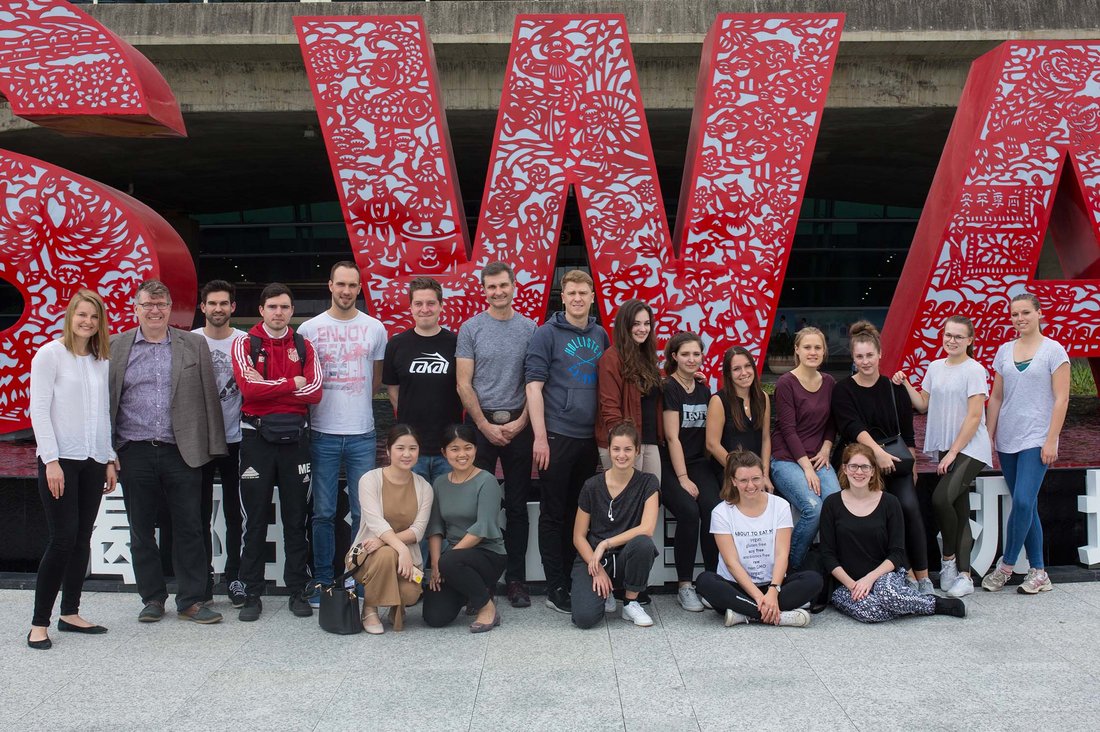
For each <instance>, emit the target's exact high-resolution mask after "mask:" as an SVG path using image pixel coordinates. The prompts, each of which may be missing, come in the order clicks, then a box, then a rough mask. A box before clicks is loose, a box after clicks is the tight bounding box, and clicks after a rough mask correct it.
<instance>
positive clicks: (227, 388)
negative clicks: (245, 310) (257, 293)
mask: <svg viewBox="0 0 1100 732" xmlns="http://www.w3.org/2000/svg"><path fill="white" fill-rule="evenodd" d="M191 332H192V333H198V334H199V335H201V336H202V337H203V338H205V339H206V345H208V346H210V358H211V359H213V362H214V382H215V386H217V387H218V399H219V400H221V405H222V420H223V421H224V422H225V441H226V442H228V443H229V444H231V445H232V444H233V443H234V442H240V441H241V390H240V389H239V388H237V381H236V379H234V378H233V357H232V356H231V355H230V354H231V351H232V350H233V343H234V341H236V340H237V339H238V338H244V337H245V336H247V335H248V334H247V333H245V332H244V331H243V330H237V329H236V328H234V329H233V332H232V333H231V334H230V336H229V337H228V338H223V339H222V340H220V341H219V340H215V339H213V338H211V337H210V336H208V335H206V333H205V332H204V331H203V329H202V328H195V329H194V330H193V331H191Z"/></svg>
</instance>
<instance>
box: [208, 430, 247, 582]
mask: <svg viewBox="0 0 1100 732" xmlns="http://www.w3.org/2000/svg"><path fill="white" fill-rule="evenodd" d="M227 447H228V448H229V455H228V456H227V457H220V458H214V459H213V460H211V461H210V462H208V463H207V464H206V465H203V466H202V517H203V521H205V522H206V523H205V525H204V526H203V534H202V540H203V543H204V544H205V546H206V565H207V567H206V569H207V580H206V589H207V590H208V591H213V589H214V564H213V562H214V546H213V540H212V536H211V533H212V532H211V529H210V527H211V525H212V524H213V521H214V473H217V474H218V475H219V477H220V478H221V481H222V516H224V517H225V541H224V542H223V544H224V545H223V546H222V550H223V551H224V552H225V572H224V575H225V583H226V585H228V584H229V583H230V582H232V581H233V580H235V579H237V577H238V575H239V574H240V572H241V533H242V531H243V529H242V525H243V524H242V521H241V491H240V485H241V466H240V458H241V443H239V442H230V443H229V444H228V445H227ZM207 599H210V598H209V597H208V598H207Z"/></svg>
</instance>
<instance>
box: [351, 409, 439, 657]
mask: <svg viewBox="0 0 1100 732" xmlns="http://www.w3.org/2000/svg"><path fill="white" fill-rule="evenodd" d="M386 446H387V447H386V451H387V453H388V454H389V458H390V464H389V465H387V466H386V467H384V468H377V469H375V470H372V471H370V472H369V473H366V474H364V475H363V477H362V478H360V479H359V506H360V507H361V510H362V515H361V517H360V519H359V533H358V534H356V536H355V545H356V546H358V547H361V548H362V551H364V552H365V553H366V555H367V558H366V560H365V561H364V562H363V565H362V568H361V569H360V570H359V571H358V572H356V574H355V579H356V580H358V581H359V582H360V583H361V584H362V585H363V629H364V630H366V631H367V632H368V633H370V634H372V635H381V633H382V632H383V628H382V621H381V619H380V618H379V616H378V608H379V607H391V608H393V610H392V611H391V612H390V620H391V621H392V623H393V629H394V630H402V629H403V628H404V627H405V608H406V607H408V606H410V605H412V604H414V603H415V602H416V601H417V600H418V599H420V592H421V587H420V580H422V579H423V578H424V560H423V558H422V557H421V554H420V540H421V539H423V538H424V534H425V533H426V530H427V528H428V518H429V516H430V515H431V512H432V499H433V497H434V496H435V494H434V493H433V492H432V486H431V485H430V484H429V483H428V481H426V480H424V479H423V478H421V477H420V476H419V475H417V474H416V473H414V472H413V471H412V469H413V466H414V465H416V461H417V459H419V457H420V441H419V440H418V439H417V436H416V432H415V431H414V430H413V428H412V427H409V426H408V425H407V424H396V425H394V426H393V427H392V428H390V431H389V434H388V435H387V436H386ZM352 561H355V560H354V559H353V558H352V556H351V555H350V554H349V556H348V559H347V563H348V564H350V563H351V562H352ZM349 568H350V567H349Z"/></svg>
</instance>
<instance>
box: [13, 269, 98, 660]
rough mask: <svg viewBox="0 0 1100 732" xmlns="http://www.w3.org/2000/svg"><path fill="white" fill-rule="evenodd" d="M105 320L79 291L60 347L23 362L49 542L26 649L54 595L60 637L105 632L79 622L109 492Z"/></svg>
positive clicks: (44, 644)
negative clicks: (26, 363)
mask: <svg viewBox="0 0 1100 732" xmlns="http://www.w3.org/2000/svg"><path fill="white" fill-rule="evenodd" d="M108 350H109V345H108V334H107V313H106V310H105V308H104V307H103V300H102V299H101V298H100V297H99V295H97V294H96V293H94V292H92V291H91V290H80V291H79V292H77V293H76V295H75V296H74V297H73V299H72V300H71V301H70V302H69V306H68V308H67V309H66V310H65V323H64V326H63V329H62V336H61V338H60V339H58V340H55V341H52V342H50V343H47V344H46V345H45V346H43V347H42V348H40V349H39V351H38V353H37V354H35V356H34V359H33V360H32V361H31V389H30V392H31V393H30V417H31V427H32V428H33V429H34V439H35V442H36V443H37V444H38V449H37V451H36V454H37V456H38V493H39V495H40V496H41V498H42V505H43V507H44V509H45V512H46V526H47V528H48V530H49V539H48V541H47V543H46V553H45V554H44V555H43V556H42V561H41V563H40V564H39V565H38V580H37V583H36V586H35V593H34V617H33V619H32V620H31V630H30V632H29V633H28V634H27V645H28V646H30V647H31V648H35V649H38V650H46V649H48V648H50V647H51V646H52V645H53V643H52V641H51V640H50V637H49V635H48V633H47V628H49V627H50V616H51V614H52V613H53V606H54V601H55V600H56V599H57V594H58V592H60V593H61V617H60V619H59V620H58V621H57V628H58V630H61V631H66V632H75V633H88V634H93V635H94V634H99V633H106V632H107V629H106V628H104V627H103V626H101V625H95V624H94V623H90V622H88V621H87V620H85V619H84V618H82V617H80V613H79V610H80V592H81V589H82V587H83V585H84V573H85V570H86V569H87V567H88V555H89V553H90V546H91V538H92V526H93V524H94V522H95V517H96V514H97V513H98V512H99V503H100V501H101V500H102V498H103V494H104V493H110V492H111V491H113V490H114V489H115V483H116V481H117V468H118V466H117V464H116V457H115V452H114V449H113V448H112V447H111V420H110V403H109V398H108V391H107V370H108V360H107V358H108V355H109V353H108Z"/></svg>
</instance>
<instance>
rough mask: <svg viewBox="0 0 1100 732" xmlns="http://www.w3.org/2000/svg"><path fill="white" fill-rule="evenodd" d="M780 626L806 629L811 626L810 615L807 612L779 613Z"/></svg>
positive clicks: (785, 611)
mask: <svg viewBox="0 0 1100 732" xmlns="http://www.w3.org/2000/svg"><path fill="white" fill-rule="evenodd" d="M779 624H780V625H786V626H789V627H791V628H805V627H806V626H807V625H809V624H810V614H809V613H808V612H806V611H805V610H801V609H799V610H784V611H782V612H781V613H779Z"/></svg>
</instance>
